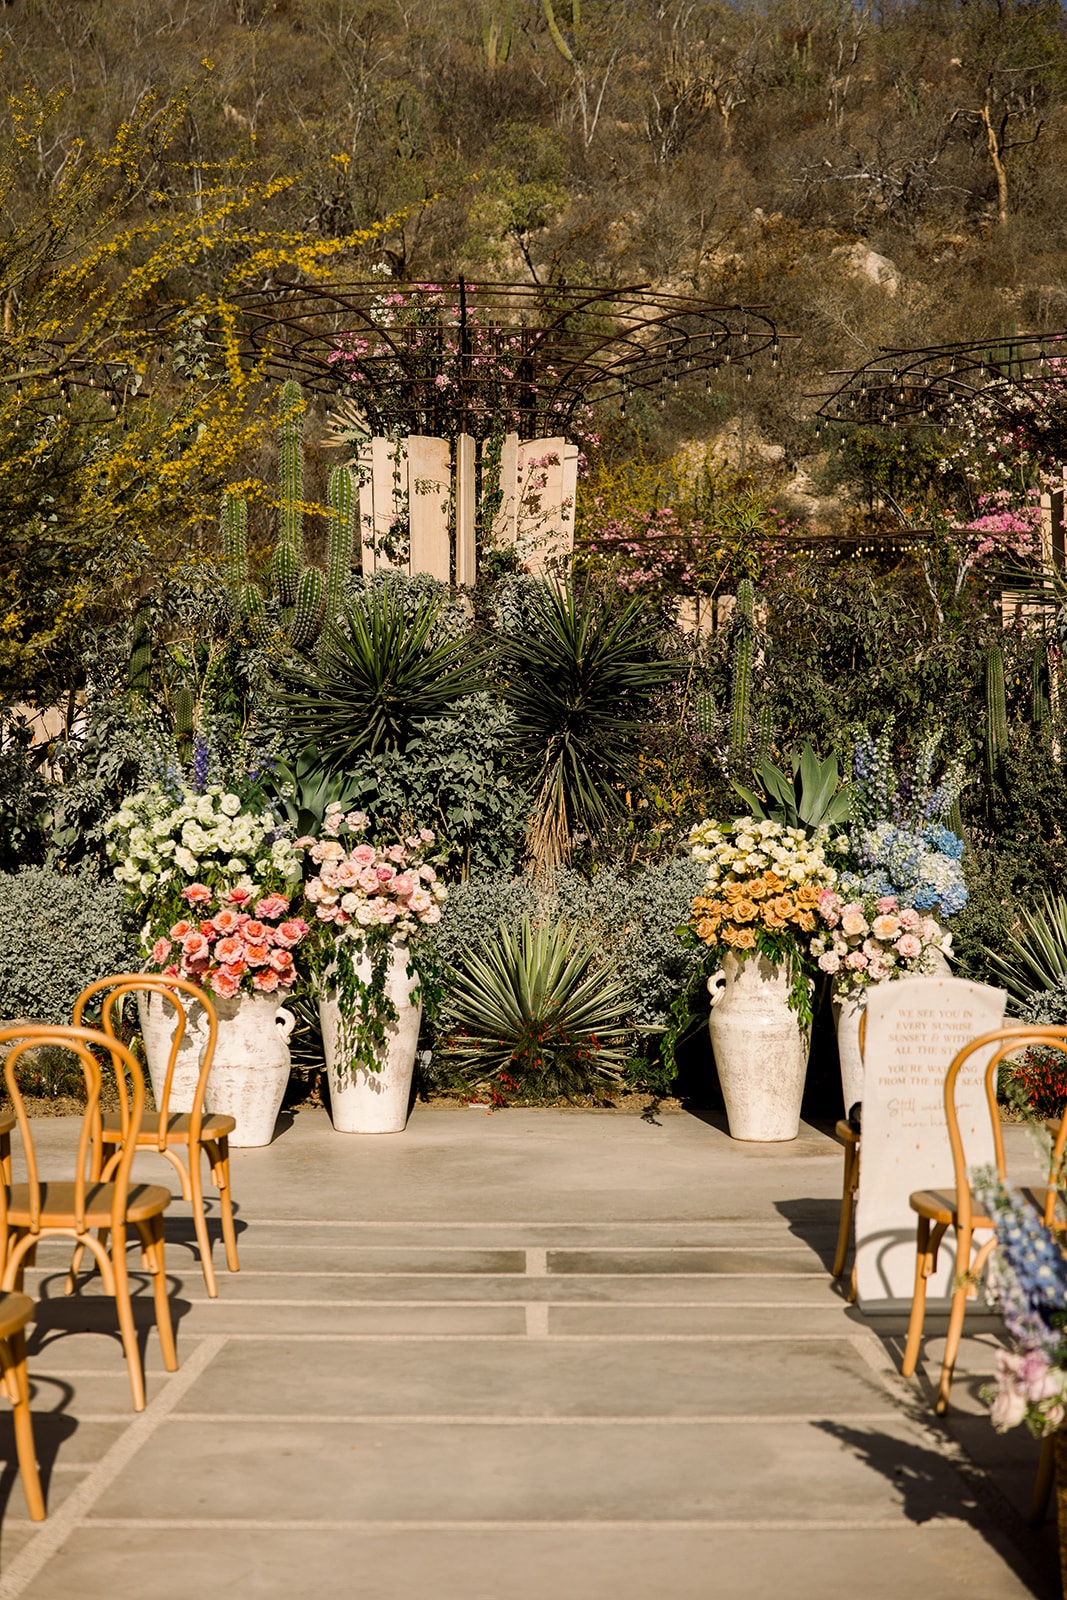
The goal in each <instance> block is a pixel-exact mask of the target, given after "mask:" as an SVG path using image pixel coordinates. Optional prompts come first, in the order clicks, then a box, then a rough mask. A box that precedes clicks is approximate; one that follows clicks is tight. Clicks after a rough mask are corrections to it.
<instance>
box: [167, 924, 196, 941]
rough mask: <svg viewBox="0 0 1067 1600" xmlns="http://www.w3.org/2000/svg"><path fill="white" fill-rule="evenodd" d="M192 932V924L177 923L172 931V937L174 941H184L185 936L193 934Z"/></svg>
mask: <svg viewBox="0 0 1067 1600" xmlns="http://www.w3.org/2000/svg"><path fill="white" fill-rule="evenodd" d="M192 931H193V925H192V923H191V922H184V921H183V922H176V923H175V924H174V926H173V928H172V929H171V930H170V936H171V938H172V939H184V938H185V935H186V934H187V933H192Z"/></svg>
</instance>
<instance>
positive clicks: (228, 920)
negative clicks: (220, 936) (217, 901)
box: [211, 908, 241, 933]
mask: <svg viewBox="0 0 1067 1600" xmlns="http://www.w3.org/2000/svg"><path fill="white" fill-rule="evenodd" d="M211 920H212V923H213V924H214V927H215V932H216V933H233V932H234V931H235V930H236V929H237V928H239V927H240V925H241V924H240V918H239V917H238V915H237V912H236V911H234V910H233V909H232V908H230V909H226V910H223V911H219V912H217V913H216V915H215V916H214V917H212V919H211Z"/></svg>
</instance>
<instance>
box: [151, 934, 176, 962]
mask: <svg viewBox="0 0 1067 1600" xmlns="http://www.w3.org/2000/svg"><path fill="white" fill-rule="evenodd" d="M173 948H174V946H173V945H172V944H171V942H170V940H169V939H157V940H156V942H155V944H154V945H153V946H152V960H153V961H154V962H155V964H156V966H157V967H161V966H162V965H163V963H164V961H166V959H167V957H168V956H169V955H170V953H171V950H172V949H173Z"/></svg>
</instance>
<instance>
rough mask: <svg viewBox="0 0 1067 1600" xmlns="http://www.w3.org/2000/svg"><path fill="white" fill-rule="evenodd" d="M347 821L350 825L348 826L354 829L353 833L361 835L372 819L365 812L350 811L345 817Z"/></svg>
mask: <svg viewBox="0 0 1067 1600" xmlns="http://www.w3.org/2000/svg"><path fill="white" fill-rule="evenodd" d="M345 821H346V822H347V823H348V826H349V827H350V828H351V829H352V832H353V833H361V832H362V831H363V829H364V828H365V827H366V826H367V823H368V822H369V821H370V818H369V817H368V816H367V813H366V812H365V811H350V812H349V813H348V815H347V816H346V817H345Z"/></svg>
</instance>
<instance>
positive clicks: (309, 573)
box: [289, 567, 326, 650]
mask: <svg viewBox="0 0 1067 1600" xmlns="http://www.w3.org/2000/svg"><path fill="white" fill-rule="evenodd" d="M325 590H326V580H325V578H324V577H323V575H322V573H321V572H320V571H319V569H318V567H305V568H304V570H303V572H302V573H301V574H300V583H299V585H298V587H297V591H296V610H295V611H294V613H293V622H292V626H291V628H290V629H289V640H290V643H291V644H292V645H294V646H295V648H296V649H297V650H307V649H309V648H310V647H311V645H313V644H314V642H315V640H316V639H317V638H318V634H319V629H320V628H321V627H322V612H323V597H324V594H325Z"/></svg>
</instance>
